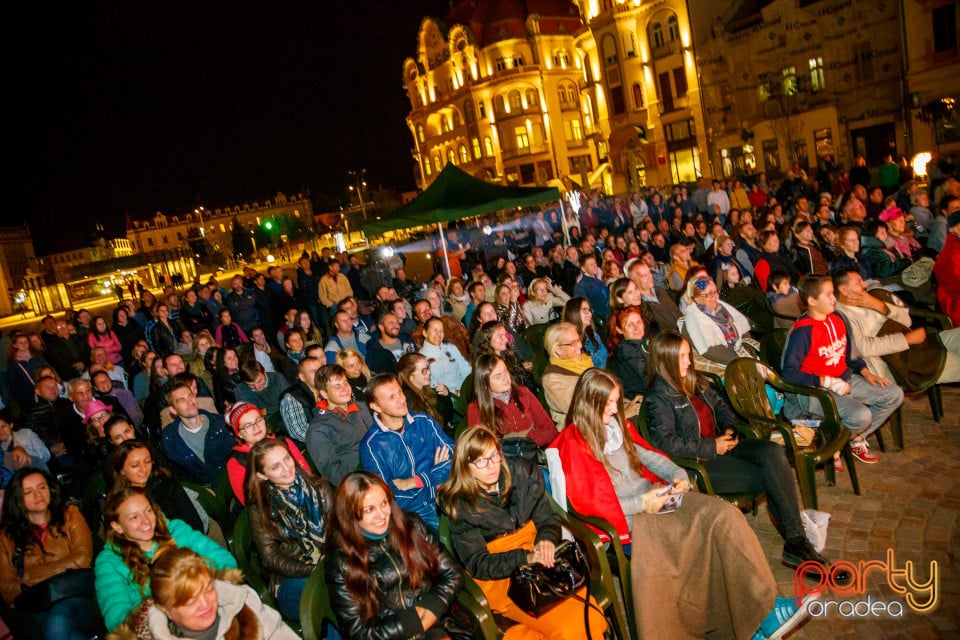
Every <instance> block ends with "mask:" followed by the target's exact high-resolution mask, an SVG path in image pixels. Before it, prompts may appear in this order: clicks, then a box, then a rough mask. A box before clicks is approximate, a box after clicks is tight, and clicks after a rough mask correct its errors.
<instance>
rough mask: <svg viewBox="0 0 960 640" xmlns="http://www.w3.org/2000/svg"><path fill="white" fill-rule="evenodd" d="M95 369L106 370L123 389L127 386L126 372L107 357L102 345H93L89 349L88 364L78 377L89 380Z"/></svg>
mask: <svg viewBox="0 0 960 640" xmlns="http://www.w3.org/2000/svg"><path fill="white" fill-rule="evenodd" d="M96 371H106V372H107V375H108V376H110V379H111V380H113V381H114V382H117V383H119V384H120V386H122V387H123V388H124V389H126V388H127V387H128V386H129V384H128V382H129V381H128V379H127V372H126V371H124V370H123V367H121V366H120V365H119V364H113V363H112V362H110V360H108V359H107V350H106V349H104V348H103V347H93V348H92V349H91V350H90V366H89V367H88V368H87V370H86V371H84V372H83V375H82V376H80V377H82V378H86V379H88V380H89V379H90V376H92V375H93V374H94V372H96Z"/></svg>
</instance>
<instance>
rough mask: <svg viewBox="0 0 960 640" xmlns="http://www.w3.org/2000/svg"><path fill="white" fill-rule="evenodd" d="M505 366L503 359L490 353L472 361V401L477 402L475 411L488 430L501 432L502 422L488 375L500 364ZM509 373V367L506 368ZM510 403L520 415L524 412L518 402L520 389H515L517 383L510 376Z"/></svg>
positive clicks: (502, 415) (502, 418)
mask: <svg viewBox="0 0 960 640" xmlns="http://www.w3.org/2000/svg"><path fill="white" fill-rule="evenodd" d="M500 362H503V363H504V364H506V361H505V360H503V358H500V357H498V356H496V355H494V354H492V353H484V354H482V355H480V356H479V357H477V359H476V360H474V364H473V398H472V399H473V400H475V401H476V402H477V409H479V411H480V423H481V424H482V425H484V426H486V427H488V428H490V429H494V430H496V431H498V432H502V429H501V427H502V426H503V421H504V412H503V409H501V408H500V407H498V406H497V403H496V401H495V400H494V398H493V392H492V391H490V374H491V373H493V370H494V368H495V367H496V366H497V365H498V364H499V363H500ZM507 371H508V372H509V371H510V367H509V366H508V367H507ZM509 401H510V402H512V403H513V404H514V405H516V407H517V408H518V409H519V410H520V413H525V412H526V410H527V409H526V407H524V406H523V402H521V401H520V389H519V388H518V387H517V381H516V380H515V379H514V378H513V376H512V375H511V376H510V400H509Z"/></svg>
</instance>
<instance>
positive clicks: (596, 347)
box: [563, 297, 610, 369]
mask: <svg viewBox="0 0 960 640" xmlns="http://www.w3.org/2000/svg"><path fill="white" fill-rule="evenodd" d="M563 321H564V322H568V323H570V324H572V325H573V326H575V327H576V328H577V334H579V336H580V346H581V348H582V349H583V352H584V353H585V354H587V355H588V356H590V360H591V361H592V362H593V366H595V367H600V368H601V369H602V368H604V367H606V366H607V357H608V356H609V355H610V354H609V352H608V351H607V346H606V345H605V344H603V340H602V339H601V338H600V333H599V332H598V331H597V328H596V326H595V325H594V323H593V309H592V308H591V307H590V302H589V301H588V300H587V299H586V298H581V297H576V298H570V299H569V300H567V304H565V305H564V306H563Z"/></svg>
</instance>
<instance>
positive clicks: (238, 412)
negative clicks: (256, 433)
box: [227, 402, 263, 438]
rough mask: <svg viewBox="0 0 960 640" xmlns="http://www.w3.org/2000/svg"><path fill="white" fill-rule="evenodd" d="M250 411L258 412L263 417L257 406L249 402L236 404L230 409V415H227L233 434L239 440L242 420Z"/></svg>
mask: <svg viewBox="0 0 960 640" xmlns="http://www.w3.org/2000/svg"><path fill="white" fill-rule="evenodd" d="M249 411H256V412H257V414H258V415H263V414H262V412H261V411H260V409H259V408H257V406H256V405H254V404H250V403H249V402H238V403H236V404H235V405H233V407H231V408H230V413H228V414H227V423H228V424H229V425H230V428H231V429H233V434H234V435H235V436H237V437H238V438H239V437H240V418H242V417H243V415H244V414H245V413H247V412H249Z"/></svg>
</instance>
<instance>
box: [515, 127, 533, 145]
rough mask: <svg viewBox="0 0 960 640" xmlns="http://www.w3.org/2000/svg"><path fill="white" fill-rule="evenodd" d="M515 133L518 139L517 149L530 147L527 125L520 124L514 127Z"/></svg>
mask: <svg viewBox="0 0 960 640" xmlns="http://www.w3.org/2000/svg"><path fill="white" fill-rule="evenodd" d="M513 134H514V136H516V139H517V150H518V151H520V150H524V149H529V148H530V136H529V134H528V133H527V127H526V126H523V125H521V126H519V127H514V128H513Z"/></svg>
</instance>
